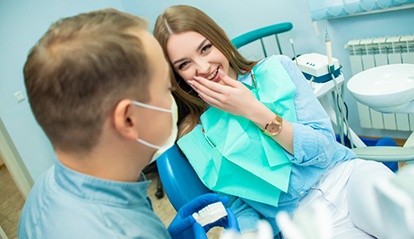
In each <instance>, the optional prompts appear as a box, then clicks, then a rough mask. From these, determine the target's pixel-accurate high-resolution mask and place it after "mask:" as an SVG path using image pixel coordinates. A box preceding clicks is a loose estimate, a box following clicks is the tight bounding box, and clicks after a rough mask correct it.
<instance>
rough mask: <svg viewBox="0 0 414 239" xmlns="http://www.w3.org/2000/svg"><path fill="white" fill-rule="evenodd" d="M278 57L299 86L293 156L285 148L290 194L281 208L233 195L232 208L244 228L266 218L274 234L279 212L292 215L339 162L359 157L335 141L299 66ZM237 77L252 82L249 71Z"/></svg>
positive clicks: (247, 229)
mask: <svg viewBox="0 0 414 239" xmlns="http://www.w3.org/2000/svg"><path fill="white" fill-rule="evenodd" d="M277 58H278V59H279V60H280V62H281V63H282V65H283V67H284V68H285V70H286V72H287V73H288V75H289V76H290V78H291V80H292V82H293V83H294V85H295V86H296V89H297V93H296V96H295V98H294V104H295V108H296V118H297V122H296V123H292V124H293V130H294V131H293V149H294V155H291V154H290V153H289V152H287V151H285V154H286V155H287V157H288V158H289V159H290V161H291V162H292V163H293V167H292V173H291V178H290V183H289V188H288V192H287V193H283V192H282V194H281V196H280V198H279V206H278V207H274V206H270V205H267V204H262V203H258V202H253V201H250V200H243V199H241V198H236V197H232V196H230V197H231V199H232V200H231V208H232V210H233V211H234V212H235V214H236V216H237V219H238V222H239V226H240V229H241V230H242V231H250V230H255V226H256V224H257V221H258V220H259V219H263V218H265V219H267V220H268V221H269V223H270V224H271V225H272V227H273V231H274V233H275V234H277V233H279V229H278V227H277V225H276V222H275V217H276V214H277V213H278V212H280V211H282V210H283V211H287V212H288V213H289V214H292V213H293V211H294V210H295V208H296V207H297V205H298V202H299V200H300V198H302V197H303V196H305V195H306V194H307V193H308V191H309V189H310V188H311V187H312V186H313V185H315V184H316V183H317V182H318V181H319V179H320V178H321V177H322V176H323V175H324V173H325V172H326V171H327V170H328V169H330V168H333V167H334V166H335V165H337V164H338V162H343V161H346V160H350V159H354V158H356V155H355V154H354V153H353V152H352V151H351V150H350V149H348V148H347V147H345V146H343V145H342V144H340V143H338V142H337V141H336V139H335V134H334V131H333V128H332V124H331V121H330V118H329V116H328V115H327V114H326V112H325V110H324V109H323V107H322V106H321V104H320V103H319V101H318V99H317V98H316V96H315V95H314V94H313V91H312V88H311V87H310V85H309V82H308V80H306V78H305V77H304V76H303V74H302V72H301V71H300V70H299V68H298V67H297V66H296V65H295V64H294V62H293V61H292V60H291V59H290V58H288V57H286V56H277ZM259 64H260V63H259ZM238 80H239V81H241V82H243V83H245V84H248V85H252V79H251V76H250V74H248V75H244V76H239V77H238ZM257 80H258V81H259V80H260V79H257ZM275 87H277V86H275Z"/></svg>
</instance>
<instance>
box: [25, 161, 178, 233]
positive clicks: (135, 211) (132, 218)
mask: <svg viewBox="0 0 414 239" xmlns="http://www.w3.org/2000/svg"><path fill="white" fill-rule="evenodd" d="M149 183H150V181H140V182H131V183H129V182H115V181H109V180H103V179H99V178H95V177H91V176H88V175H85V174H81V173H79V172H76V171H73V170H71V169H69V168H67V167H65V166H64V165H62V164H61V163H60V162H57V163H56V164H55V165H54V166H53V167H52V168H50V169H49V170H48V171H47V172H46V173H45V174H44V175H43V176H42V177H40V178H39V179H38V180H37V181H36V183H35V186H34V187H33V189H32V191H31V192H30V195H29V197H28V199H27V201H26V204H25V206H24V208H23V211H22V214H21V217H20V222H19V231H18V237H19V238H20V239H24V238H38V239H48V238H59V239H66V238H68V239H69V238H71V239H72V238H77V239H79V238H85V239H86V238H88V239H92V238H157V239H158V238H171V237H170V235H169V234H168V231H167V230H166V228H165V226H164V224H163V223H162V221H161V220H160V219H159V218H158V217H157V216H156V215H155V214H154V212H153V211H152V206H151V202H150V200H149V198H148V197H147V189H148V185H149Z"/></svg>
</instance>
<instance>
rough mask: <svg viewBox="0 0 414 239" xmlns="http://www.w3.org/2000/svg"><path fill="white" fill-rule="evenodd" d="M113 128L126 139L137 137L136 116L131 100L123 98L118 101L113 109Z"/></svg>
mask: <svg viewBox="0 0 414 239" xmlns="http://www.w3.org/2000/svg"><path fill="white" fill-rule="evenodd" d="M113 122H114V127H115V130H116V131H117V132H118V133H119V134H120V135H121V136H123V137H125V138H128V139H133V140H135V139H137V138H138V129H137V123H138V122H137V117H136V112H134V110H133V104H132V101H131V100H127V99H123V100H121V101H119V102H118V104H116V106H115V110H114V111H113Z"/></svg>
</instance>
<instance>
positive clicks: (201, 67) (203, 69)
mask: <svg viewBox="0 0 414 239" xmlns="http://www.w3.org/2000/svg"><path fill="white" fill-rule="evenodd" d="M209 69H210V64H209V63H208V62H207V61H204V60H198V61H197V62H196V75H197V76H206V75H208V74H209V73H210V70H209Z"/></svg>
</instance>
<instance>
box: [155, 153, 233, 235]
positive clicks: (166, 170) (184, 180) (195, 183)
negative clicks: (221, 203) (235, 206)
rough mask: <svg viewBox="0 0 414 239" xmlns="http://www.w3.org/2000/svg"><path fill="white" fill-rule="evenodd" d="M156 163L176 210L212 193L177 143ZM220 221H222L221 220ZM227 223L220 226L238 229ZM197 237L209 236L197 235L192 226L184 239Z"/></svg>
mask: <svg viewBox="0 0 414 239" xmlns="http://www.w3.org/2000/svg"><path fill="white" fill-rule="evenodd" d="M156 163H157V167H158V173H159V176H160V180H161V182H162V185H163V187H164V190H165V193H166V194H167V196H168V199H169V200H170V202H171V204H172V206H173V207H174V209H175V210H176V211H178V210H179V209H180V208H181V207H182V206H183V205H184V204H186V203H188V202H189V201H191V200H192V199H194V198H196V197H197V196H200V195H202V194H206V193H212V191H211V190H209V189H208V188H207V187H206V186H205V185H204V184H203V183H202V182H201V181H200V179H199V178H198V176H197V174H196V173H195V171H194V169H193V168H192V167H191V165H190V163H189V162H188V160H187V158H186V157H185V155H184V154H182V153H181V152H180V150H179V148H178V146H177V145H174V146H172V147H171V148H170V149H168V150H167V151H166V152H165V153H163V154H162V155H161V156H160V157H159V158H158V159H157V161H156ZM227 209H228V208H227ZM228 212H229V209H228ZM230 213H231V211H230ZM219 222H220V223H221V221H219ZM226 224H227V223H225V222H224V221H223V224H222V225H218V226H221V227H224V228H229V227H230V228H233V229H234V228H235V229H238V225H234V224H233V225H226ZM195 238H207V236H206V235H195V234H194V231H193V229H192V228H190V229H188V230H187V231H185V232H184V233H183V239H195Z"/></svg>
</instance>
